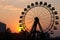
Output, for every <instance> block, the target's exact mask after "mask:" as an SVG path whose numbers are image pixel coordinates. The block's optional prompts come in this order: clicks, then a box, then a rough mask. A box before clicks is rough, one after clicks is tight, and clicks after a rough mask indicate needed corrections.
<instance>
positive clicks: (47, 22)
mask: <svg viewBox="0 0 60 40" xmlns="http://www.w3.org/2000/svg"><path fill="white" fill-rule="evenodd" d="M42 22H43V23H46V24H49V23H50V21H45V20H42Z"/></svg>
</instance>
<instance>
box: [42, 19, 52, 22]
mask: <svg viewBox="0 0 60 40" xmlns="http://www.w3.org/2000/svg"><path fill="white" fill-rule="evenodd" d="M41 20H42V21H45V22H49V21H50V22H51V19H41Z"/></svg>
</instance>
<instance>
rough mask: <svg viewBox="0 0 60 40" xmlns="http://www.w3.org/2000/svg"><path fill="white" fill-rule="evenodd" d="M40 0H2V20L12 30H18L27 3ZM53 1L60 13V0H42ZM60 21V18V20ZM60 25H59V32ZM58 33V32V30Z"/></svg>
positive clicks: (0, 11)
mask: <svg viewBox="0 0 60 40" xmlns="http://www.w3.org/2000/svg"><path fill="white" fill-rule="evenodd" d="M35 1H40V0H0V21H1V22H4V23H6V24H7V27H9V28H10V29H11V31H12V32H18V29H19V26H18V25H19V20H20V18H19V16H20V14H21V12H22V11H23V8H24V7H26V5H27V4H30V3H32V2H35ZM42 1H44V2H45V1H46V2H48V3H51V4H52V5H53V6H55V8H56V10H57V11H58V13H60V0H42ZM59 15H60V14H59ZM59 21H60V20H59ZM59 26H60V25H59ZM59 29H60V27H58V30H57V31H58V32H59V33H60V31H59ZM56 34H58V33H57V32H56Z"/></svg>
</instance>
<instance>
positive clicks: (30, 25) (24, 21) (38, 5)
mask: <svg viewBox="0 0 60 40" xmlns="http://www.w3.org/2000/svg"><path fill="white" fill-rule="evenodd" d="M57 14H58V13H57V11H56V10H55V7H52V6H51V4H47V2H44V3H43V2H42V1H40V2H35V3H31V5H27V8H24V11H23V12H22V13H21V16H20V21H19V23H20V27H24V29H25V30H27V31H28V32H30V31H33V30H37V31H38V30H39V31H43V32H44V33H45V32H51V34H53V30H57V25H58V24H59V23H58V19H59V17H58V15H57ZM34 26H35V27H34ZM38 26H40V27H38ZM51 29H53V30H51Z"/></svg>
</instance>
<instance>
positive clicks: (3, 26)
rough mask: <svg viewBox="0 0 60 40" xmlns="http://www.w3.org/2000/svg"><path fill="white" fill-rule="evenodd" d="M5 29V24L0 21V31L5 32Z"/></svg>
mask: <svg viewBox="0 0 60 40" xmlns="http://www.w3.org/2000/svg"><path fill="white" fill-rule="evenodd" d="M5 31H6V24H5V23H2V22H0V32H5Z"/></svg>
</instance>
